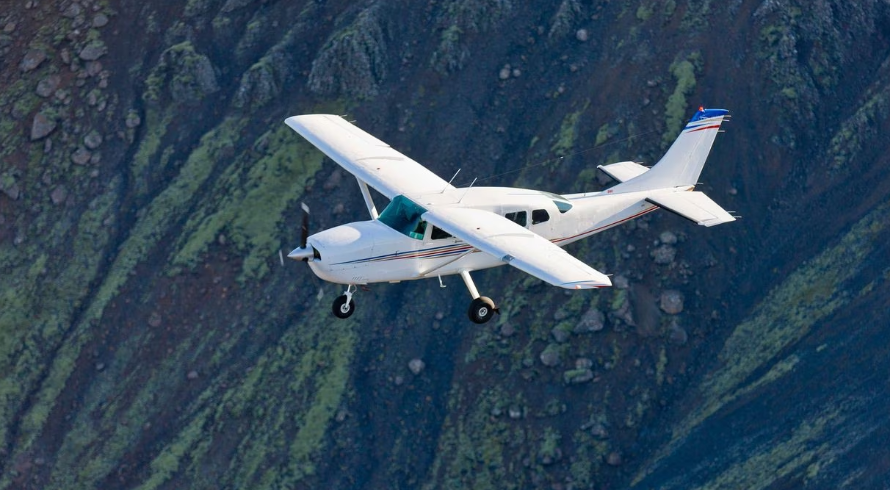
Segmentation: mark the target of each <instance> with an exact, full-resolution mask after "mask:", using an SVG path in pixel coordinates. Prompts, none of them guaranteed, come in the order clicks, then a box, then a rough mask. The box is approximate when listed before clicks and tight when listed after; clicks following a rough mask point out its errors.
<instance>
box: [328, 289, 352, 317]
mask: <svg viewBox="0 0 890 490" xmlns="http://www.w3.org/2000/svg"><path fill="white" fill-rule="evenodd" d="M331 311H333V312H334V316H336V317H337V318H349V317H350V316H352V314H353V313H355V299H354V298H353V300H352V301H350V302H349V304H346V295H345V294H344V295H343V296H337V299H335V300H334V304H333V306H332V307H331Z"/></svg>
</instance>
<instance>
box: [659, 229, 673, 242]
mask: <svg viewBox="0 0 890 490" xmlns="http://www.w3.org/2000/svg"><path fill="white" fill-rule="evenodd" d="M658 239H659V240H660V241H661V243H663V244H665V245H674V244H675V243H677V235H675V234H674V233H673V232H671V231H663V232H661V235H658Z"/></svg>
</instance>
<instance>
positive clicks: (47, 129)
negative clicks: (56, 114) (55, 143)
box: [31, 112, 56, 141]
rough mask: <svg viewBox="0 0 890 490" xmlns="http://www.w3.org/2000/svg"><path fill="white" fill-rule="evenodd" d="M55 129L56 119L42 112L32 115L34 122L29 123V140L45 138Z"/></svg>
mask: <svg viewBox="0 0 890 490" xmlns="http://www.w3.org/2000/svg"><path fill="white" fill-rule="evenodd" d="M55 129H56V121H55V120H53V119H50V118H48V117H46V115H45V114H43V113H42V112H38V113H37V114H35V115H34V122H33V123H32V124H31V141H37V140H39V139H42V138H46V137H47V136H49V135H50V133H52V132H53V131H55Z"/></svg>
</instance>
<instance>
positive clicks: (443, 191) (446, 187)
mask: <svg viewBox="0 0 890 490" xmlns="http://www.w3.org/2000/svg"><path fill="white" fill-rule="evenodd" d="M459 173H460V169H457V172H454V177H451V180H449V181H448V183H447V184H445V188H444V189H442V194H445V191H447V190H448V186H449V185H451V183H452V182H454V178H455V177H457V174H459Z"/></svg>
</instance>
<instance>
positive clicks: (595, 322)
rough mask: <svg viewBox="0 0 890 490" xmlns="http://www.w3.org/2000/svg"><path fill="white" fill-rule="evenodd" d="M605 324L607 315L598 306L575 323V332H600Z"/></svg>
mask: <svg viewBox="0 0 890 490" xmlns="http://www.w3.org/2000/svg"><path fill="white" fill-rule="evenodd" d="M604 325H605V316H604V315H603V313H602V312H601V311H599V310H598V309H596V308H590V309H589V310H587V313H585V314H584V316H582V317H581V321H579V322H578V324H577V325H575V329H574V332H575V333H587V332H599V331H600V330H602V329H603V326H604Z"/></svg>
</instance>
